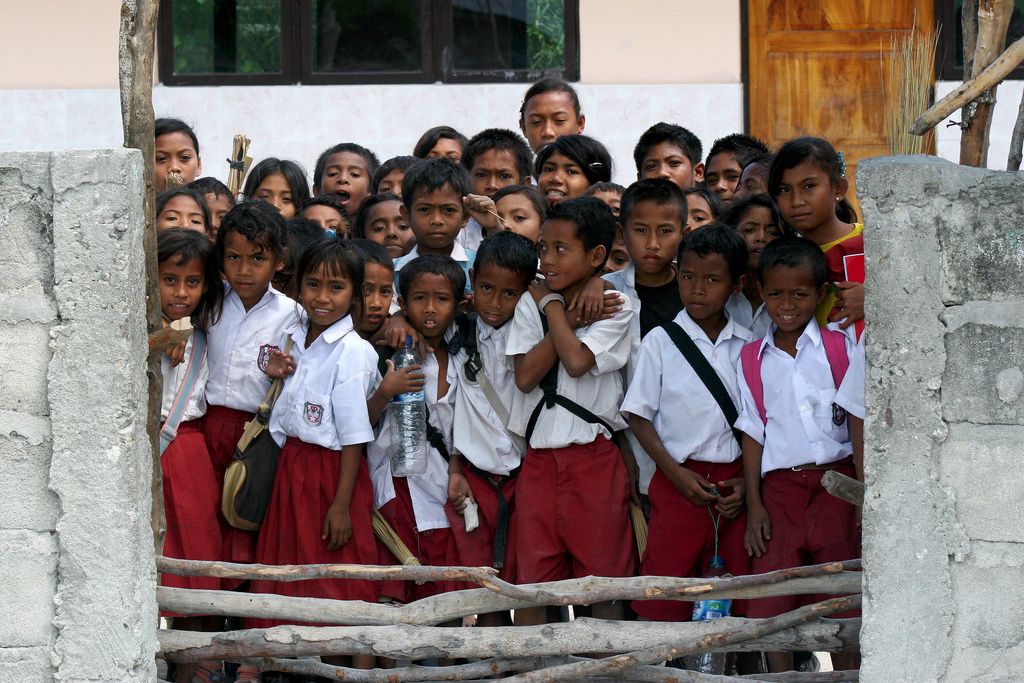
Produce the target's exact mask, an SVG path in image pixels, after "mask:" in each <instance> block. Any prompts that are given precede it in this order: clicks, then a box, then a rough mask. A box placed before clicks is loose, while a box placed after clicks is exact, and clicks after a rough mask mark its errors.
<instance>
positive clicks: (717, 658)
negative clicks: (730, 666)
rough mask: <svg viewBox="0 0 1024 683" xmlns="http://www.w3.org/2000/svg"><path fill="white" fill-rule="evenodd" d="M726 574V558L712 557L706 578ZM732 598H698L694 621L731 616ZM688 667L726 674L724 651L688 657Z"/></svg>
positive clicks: (694, 610)
mask: <svg viewBox="0 0 1024 683" xmlns="http://www.w3.org/2000/svg"><path fill="white" fill-rule="evenodd" d="M723 574H725V560H723V559H722V558H721V556H719V555H715V556H714V557H712V558H711V571H709V572H708V574H707V577H706V578H710V577H715V576H722V575H723ZM731 607H732V600H722V599H717V600H698V601H697V602H695V603H693V621H706V620H708V619H717V618H718V617H727V616H729V609H730V608H731ZM686 668H687V669H690V670H691V671H699V672H700V673H705V674H718V675H723V674H725V653H724V652H702V653H700V654H696V655H690V656H689V657H687V658H686Z"/></svg>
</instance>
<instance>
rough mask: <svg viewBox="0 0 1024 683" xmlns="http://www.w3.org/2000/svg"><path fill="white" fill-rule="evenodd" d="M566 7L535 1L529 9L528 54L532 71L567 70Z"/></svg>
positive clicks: (550, 0) (558, 0)
mask: <svg viewBox="0 0 1024 683" xmlns="http://www.w3.org/2000/svg"><path fill="white" fill-rule="evenodd" d="M564 27H565V3H564V2H563V1H562V0H531V1H530V2H529V7H528V9H527V27H526V54H527V55H528V59H529V68H530V69H561V68H563V67H564V66H565V29H564Z"/></svg>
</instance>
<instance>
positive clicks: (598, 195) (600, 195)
mask: <svg viewBox="0 0 1024 683" xmlns="http://www.w3.org/2000/svg"><path fill="white" fill-rule="evenodd" d="M590 196H591V197H593V198H594V199H600V200H601V201H602V202H604V203H605V204H607V205H608V208H609V209H611V210H612V215H613V216H615V217H616V218H618V217H619V207H620V206H621V205H622V195H621V194H619V193H618V192H616V191H615V190H601V191H600V192H595V193H594V194H592V195H590Z"/></svg>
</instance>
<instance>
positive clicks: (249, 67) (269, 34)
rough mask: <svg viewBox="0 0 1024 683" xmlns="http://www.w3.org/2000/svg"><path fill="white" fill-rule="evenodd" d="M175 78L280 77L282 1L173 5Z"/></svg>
mask: <svg viewBox="0 0 1024 683" xmlns="http://www.w3.org/2000/svg"><path fill="white" fill-rule="evenodd" d="M173 24H174V73H175V74H210V73H234V74H266V73H280V71H281V49H282V47H281V0H174V16H173Z"/></svg>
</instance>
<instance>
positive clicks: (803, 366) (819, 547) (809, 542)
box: [736, 320, 864, 617]
mask: <svg viewBox="0 0 1024 683" xmlns="http://www.w3.org/2000/svg"><path fill="white" fill-rule="evenodd" d="M832 329H835V327H834V326H833V328H832ZM774 331H775V325H774V324H773V325H772V326H771V327H770V328H769V332H768V335H767V336H766V337H765V338H764V339H762V340H761V341H760V342H759V346H758V355H759V357H760V359H761V380H762V384H763V387H764V409H765V415H766V418H767V422H764V421H762V419H761V414H760V410H759V408H758V407H757V404H756V403H755V401H754V397H753V393H752V391H751V389H750V386H749V384H748V382H747V380H746V377H745V374H744V369H743V366H742V363H739V364H737V377H738V382H739V387H740V395H741V397H742V408H741V409H740V415H739V418H738V419H737V421H736V427H737V428H738V429H740V430H742V431H743V432H744V433H745V434H748V435H749V436H750V437H751V438H753V439H754V440H755V441H757V442H758V443H760V444H762V446H763V447H764V450H763V453H762V456H761V478H762V483H761V500H762V502H763V503H764V505H765V507H766V508H767V510H768V514H769V516H770V518H771V522H772V537H771V540H769V541H767V542H766V552H765V554H764V555H762V556H761V557H759V558H758V557H755V558H753V560H752V571H753V572H755V573H763V572H768V571H774V570H776V569H785V568H788V567H797V566H801V565H806V564H817V563H821V562H836V561H841V560H849V559H854V558H856V557H860V533H859V531H858V530H857V529H856V528H855V523H854V519H855V513H856V510H855V508H854V506H853V505H851V504H849V503H847V502H845V501H842V500H840V499H838V498H836V497H834V496H832V495H831V494H829V493H828V492H827V491H825V489H824V488H823V487H822V486H821V478H822V477H823V476H824V474H825V472H826V471H828V470H830V469H834V470H836V471H837V472H840V473H842V474H845V475H847V476H850V477H852V476H854V475H855V470H854V464H853V459H852V457H851V455H852V453H853V446H852V444H851V442H850V434H849V419H848V415H847V413H849V414H850V415H854V416H856V417H858V418H861V419H863V417H864V359H863V354H864V348H863V347H862V346H858V345H857V344H856V343H855V342H854V341H853V339H852V338H851V335H849V334H843V341H844V344H845V347H846V354H847V358H848V359H849V368H848V369H847V371H846V375H845V377H844V378H843V380H842V383H841V384H840V387H839V388H838V389H837V388H836V386H835V380H834V379H833V375H832V369H831V366H830V363H829V359H828V357H827V356H826V352H825V346H824V342H823V340H822V333H821V329H820V328H819V327H818V326H817V325H816V324H815V323H814V321H813V320H812V321H811V323H810V324H808V325H807V327H806V328H804V331H803V333H802V334H801V335H800V337H799V338H798V339H797V343H796V348H797V352H796V356H795V357H793V356H790V355H789V354H788V353H786V352H785V351H782V350H780V349H779V348H778V347H777V346H776V345H775V340H774ZM816 599H817V598H816V597H815V596H779V597H773V598H764V599H761V600H753V601H751V602H750V605H749V607H748V610H747V611H748V616H751V617H767V616H774V615H776V614H781V613H782V612H785V611H789V610H791V609H795V608H797V607H799V606H800V605H802V604H809V603H811V602H814V601H815V600H816Z"/></svg>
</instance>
